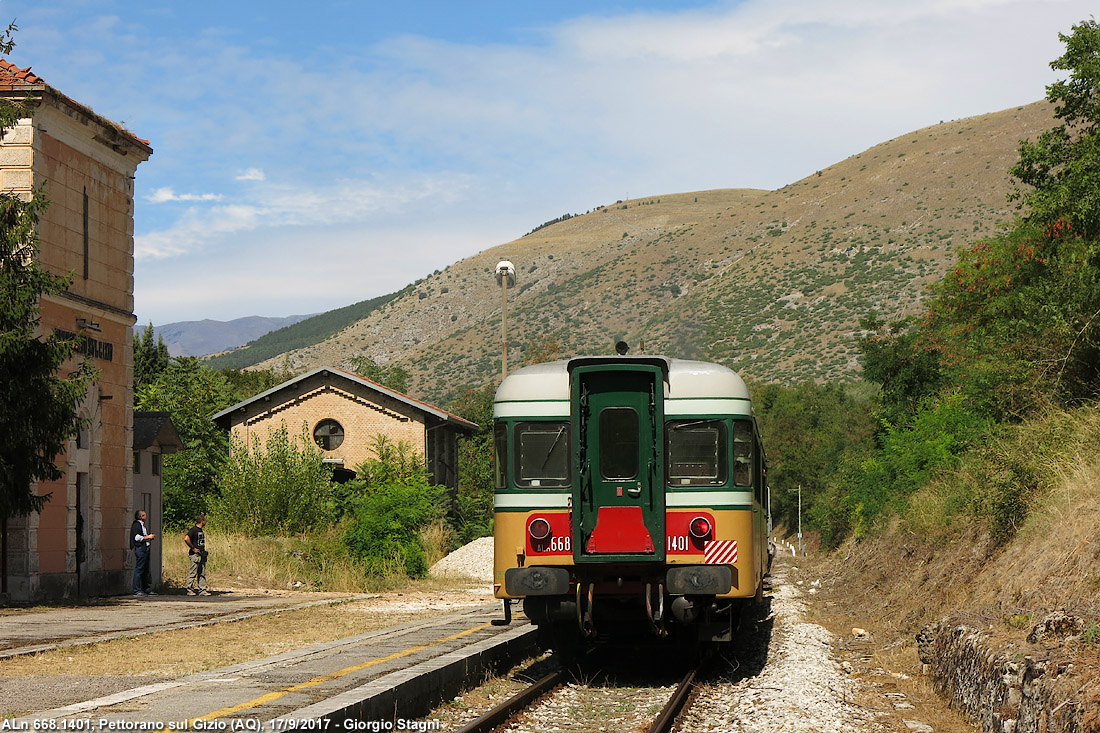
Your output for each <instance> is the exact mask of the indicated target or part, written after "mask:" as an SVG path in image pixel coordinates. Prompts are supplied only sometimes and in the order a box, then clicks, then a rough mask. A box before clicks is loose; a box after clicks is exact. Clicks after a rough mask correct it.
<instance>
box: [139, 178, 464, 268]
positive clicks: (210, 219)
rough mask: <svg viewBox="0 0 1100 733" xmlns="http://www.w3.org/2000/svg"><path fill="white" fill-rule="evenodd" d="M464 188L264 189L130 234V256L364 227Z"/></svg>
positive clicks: (430, 183)
mask: <svg viewBox="0 0 1100 733" xmlns="http://www.w3.org/2000/svg"><path fill="white" fill-rule="evenodd" d="M467 187H468V182H467V181H466V180H464V178H463V177H462V176H450V177H442V176H440V177H421V178H418V179H412V180H408V181H402V180H400V179H398V178H396V177H394V178H393V179H391V180H389V181H388V182H387V183H385V184H384V185H383V184H379V183H374V182H367V181H356V180H346V181H337V182H335V183H332V184H329V185H325V186H314V187H312V188H309V189H299V188H294V187H290V186H286V185H279V186H275V185H267V186H265V187H263V188H262V189H259V190H258V191H257V192H256V193H255V195H254V196H253V198H252V199H251V200H249V201H242V202H239V203H234V204H226V205H221V206H214V207H204V208H202V209H197V208H191V209H189V210H187V211H186V212H185V213H184V214H183V215H182V216H181V217H180V218H178V219H177V220H175V222H174V223H173V224H172V225H171V226H169V227H167V228H165V229H162V230H160V231H155V232H150V233H147V234H139V235H137V236H135V238H134V250H135V251H134V256H135V257H136V258H137V259H139V260H140V259H145V258H151V259H162V258H166V257H175V256H179V255H183V254H187V253H195V254H201V253H202V252H203V250H204V249H205V248H206V246H207V245H208V244H210V243H211V242H215V241H218V240H223V239H226V238H228V237H230V235H232V239H234V240H240V237H241V235H243V234H247V233H251V232H258V231H266V232H277V231H279V230H286V229H291V228H298V229H301V228H312V229H313V232H314V233H313V234H310V233H307V234H305V235H304V236H306V237H307V238H308V237H310V236H317V234H316V233H317V232H323V231H325V230H326V229H329V228H334V227H341V226H346V225H348V224H359V225H361V226H363V227H364V228H368V227H370V226H377V224H378V222H379V221H383V220H387V219H392V218H393V217H395V216H400V215H401V214H402V212H404V211H406V209H407V208H408V207H410V206H414V205H420V206H421V207H422V208H426V207H431V206H443V205H449V204H451V203H453V202H454V201H455V200H457V199H460V198H461V197H462V196H463V195H464V194H463V192H464V190H465V189H466V188H467ZM262 239H263V237H260V240H262Z"/></svg>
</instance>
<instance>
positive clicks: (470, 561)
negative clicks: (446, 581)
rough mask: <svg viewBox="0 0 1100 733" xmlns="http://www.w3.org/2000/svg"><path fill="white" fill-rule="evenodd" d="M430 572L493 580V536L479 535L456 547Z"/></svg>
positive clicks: (446, 576) (442, 576) (439, 575)
mask: <svg viewBox="0 0 1100 733" xmlns="http://www.w3.org/2000/svg"><path fill="white" fill-rule="evenodd" d="M430 572H431V574H432V575H434V576H436V577H438V578H471V579H473V580H481V581H484V582H486V583H492V582H493V538H492V537H481V538H479V539H476V540H474V541H473V542H471V543H470V544H468V545H465V546H463V547H460V548H458V549H457V550H455V551H454V552H452V553H451V554H450V555H447V557H445V558H443V559H442V560H440V561H439V562H437V563H436V564H435V565H432V567H431V569H430Z"/></svg>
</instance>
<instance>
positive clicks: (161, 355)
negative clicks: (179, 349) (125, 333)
mask: <svg viewBox="0 0 1100 733" xmlns="http://www.w3.org/2000/svg"><path fill="white" fill-rule="evenodd" d="M170 359H171V357H170V356H169V355H168V347H167V346H165V345H164V339H162V338H161V337H160V336H159V335H157V337H156V343H154V342H153V324H152V323H150V324H149V325H148V326H146V327H145V328H144V330H142V332H141V335H136V334H135V335H134V391H135V392H136V391H138V390H139V389H141V388H142V387H144V386H145V385H146V384H149V383H150V382H152V381H154V380H155V379H156V378H157V376H158V375H160V373H161V372H163V371H164V370H165V369H167V368H168V361H169V360H170Z"/></svg>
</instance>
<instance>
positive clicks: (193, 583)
mask: <svg viewBox="0 0 1100 733" xmlns="http://www.w3.org/2000/svg"><path fill="white" fill-rule="evenodd" d="M205 526H206V515H205V514H200V515H199V516H198V517H196V518H195V526H194V527H192V528H191V529H189V530H187V534H185V535H184V536H183V543H184V544H185V545H187V554H188V556H189V557H190V560H191V568H190V570H188V571H187V595H189V596H208V595H210V592H209V591H208V590H206V532H204V531H203V527H205Z"/></svg>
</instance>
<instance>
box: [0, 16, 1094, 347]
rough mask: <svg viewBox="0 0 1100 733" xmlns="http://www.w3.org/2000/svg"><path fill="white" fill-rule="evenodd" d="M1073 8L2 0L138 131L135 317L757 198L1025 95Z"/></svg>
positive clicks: (357, 281)
mask: <svg viewBox="0 0 1100 733" xmlns="http://www.w3.org/2000/svg"><path fill="white" fill-rule="evenodd" d="M1092 12H1095V5H1094V4H1093V3H1086V2H1080V1H1078V0H923V1H922V2H914V1H913V0H834V1H833V2H828V3H825V2H820V0H787V1H785V2H779V1H777V0H739V1H726V2H655V1H653V0H640V1H637V2H634V1H627V0H624V1H623V2H617V3H602V2H598V1H596V0H593V1H590V2H579V1H576V0H555V1H553V2H550V1H546V2H535V1H534V0H511V1H509V2H503V1H500V2H459V1H457V0H452V1H450V2H447V1H437V2H434V1H433V2H415V1H413V2H404V3H395V2H392V0H389V1H387V2H374V1H369V2H368V1H364V2H352V1H351V0H341V1H330V0H314V2H313V3H302V2H286V1H284V0H265V1H264V2H259V1H253V0H222V1H221V2H217V3H215V2H209V1H208V0H188V1H187V2H183V1H182V0H171V1H169V0H94V1H85V0H0V19H2V20H4V21H8V20H12V19H14V20H16V22H17V23H18V25H19V32H18V33H17V35H16V42H17V47H16V50H15V52H14V53H13V54H12V55H11V57H10V60H11V61H12V62H13V63H17V64H19V65H20V66H28V65H30V66H32V67H33V69H34V71H35V72H36V73H37V74H39V75H40V76H41V77H43V78H44V79H45V80H46V81H47V83H49V84H50V85H51V86H53V87H55V88H57V89H58V90H60V91H62V92H63V93H65V94H67V95H69V96H71V97H73V98H74V99H76V100H78V101H80V102H82V103H84V104H86V105H88V106H90V107H92V108H93V109H94V110H96V111H97V112H98V113H100V114H102V115H104V116H105V117H108V118H110V119H112V120H115V121H118V122H121V123H123V124H125V126H126V127H127V128H128V129H130V130H132V131H133V132H134V133H135V134H137V135H138V136H139V137H142V138H145V139H148V140H149V141H150V142H151V144H152V146H153V150H154V153H153V156H152V157H151V158H150V159H149V160H148V161H147V162H145V163H143V164H142V165H141V166H139V168H138V172H137V181H136V190H137V196H136V206H135V208H136V214H135V256H136V272H135V301H136V302H135V309H136V312H137V316H138V319H139V324H142V323H147V322H150V321H152V322H153V323H155V324H157V325H160V324H163V323H167V322H172V321H183V320H199V319H203V318H213V319H217V320H228V319H231V318H237V317H241V316H247V315H266V316H285V315H291V314H299V313H313V312H320V311H324V310H328V309H331V308H336V307H339V306H342V305H347V304H349V303H353V302H356V301H359V300H364V299H366V298H371V297H374V296H376V295H381V294H383V293H388V292H392V291H394V290H397V289H399V288H401V287H403V286H404V285H406V284H408V283H409V282H412V281H413V280H416V279H418V278H420V277H424V276H426V275H428V274H430V273H431V272H432V271H434V270H436V269H442V268H444V267H446V266H447V265H449V264H451V263H453V262H456V261H457V260H459V259H462V258H464V257H467V256H470V255H473V254H476V253H477V252H479V251H482V250H484V249H487V248H489V247H492V246H495V245H498V244H503V243H505V242H508V241H511V240H512V239H515V238H517V237H519V236H520V235H522V234H523V233H525V232H527V231H529V230H530V229H532V228H534V227H535V226H537V225H538V224H541V223H542V222H544V221H547V220H549V219H553V218H555V217H557V216H560V215H561V214H564V213H581V212H584V211H587V210H589V209H591V208H594V207H596V206H598V205H601V204H606V203H611V202H614V201H615V200H617V199H622V198H628V197H635V196H648V195H654V194H662V193H674V192H680V191H695V190H705V189H711V188H728V187H754V188H778V187H780V186H783V185H785V184H787V183H790V182H792V181H796V180H798V179H800V178H803V177H805V176H807V175H809V174H811V173H813V172H814V171H815V170H818V169H820V168H823V167H825V166H828V165H830V164H832V163H835V162H837V161H839V160H841V159H843V158H846V157H848V156H849V155H853V154H855V153H858V152H861V151H862V150H864V149H866V148H868V147H870V146H872V145H875V144H877V143H879V142H882V141H885V140H888V139H890V138H893V137H895V136H897V135H900V134H904V133H906V132H909V131H912V130H915V129H918V128H921V127H924V126H927V125H931V124H935V123H937V122H940V121H941V120H950V119H958V118H960V117H967V116H971V115H976V114H984V113H986V112H994V111H997V110H1001V109H1005V108H1008V107H1012V106H1017V105H1020V104H1026V103H1028V102H1033V101H1035V100H1037V99H1040V98H1041V97H1042V96H1043V94H1044V87H1045V85H1047V84H1049V83H1050V82H1051V81H1053V80H1054V79H1055V76H1054V72H1052V71H1051V69H1050V68H1049V62H1050V61H1051V60H1053V59H1054V58H1056V57H1057V56H1059V55H1060V54H1061V52H1062V46H1061V44H1060V43H1059V41H1058V37H1057V34H1058V33H1059V32H1063V33H1068V32H1069V31H1070V27H1071V25H1072V24H1074V23H1076V22H1079V21H1081V20H1084V19H1087V18H1088V17H1089V14H1090V13H1092Z"/></svg>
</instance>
